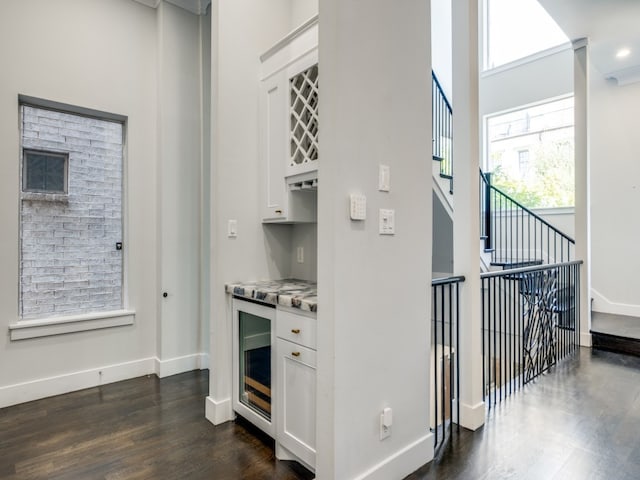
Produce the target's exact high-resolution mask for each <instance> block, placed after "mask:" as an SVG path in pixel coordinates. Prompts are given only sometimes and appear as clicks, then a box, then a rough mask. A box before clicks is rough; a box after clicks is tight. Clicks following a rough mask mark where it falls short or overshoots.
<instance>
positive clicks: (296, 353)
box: [291, 352, 300, 357]
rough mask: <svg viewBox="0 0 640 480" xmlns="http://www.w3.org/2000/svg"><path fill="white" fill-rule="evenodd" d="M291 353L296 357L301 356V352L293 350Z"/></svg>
mask: <svg viewBox="0 0 640 480" xmlns="http://www.w3.org/2000/svg"><path fill="white" fill-rule="evenodd" d="M291 355H293V356H294V357H299V356H300V352H291Z"/></svg>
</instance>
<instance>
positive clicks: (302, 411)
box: [276, 338, 316, 468]
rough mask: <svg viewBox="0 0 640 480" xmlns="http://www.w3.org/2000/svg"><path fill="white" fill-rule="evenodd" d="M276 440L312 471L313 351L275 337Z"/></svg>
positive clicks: (314, 368)
mask: <svg viewBox="0 0 640 480" xmlns="http://www.w3.org/2000/svg"><path fill="white" fill-rule="evenodd" d="M277 342H278V343H277V348H278V351H277V355H278V361H277V363H278V392H279V394H280V395H279V397H280V398H279V399H278V417H277V419H276V424H277V434H276V438H277V441H278V442H279V443H280V444H281V445H282V446H283V447H285V448H286V449H287V450H289V451H290V452H291V453H293V454H294V455H295V456H297V457H298V458H299V459H300V460H302V462H304V463H306V464H307V465H308V466H310V467H311V468H315V463H316V352H315V350H311V349H310V348H306V347H303V346H301V345H298V344H296V343H293V342H289V341H287V340H283V339H281V338H278V340H277Z"/></svg>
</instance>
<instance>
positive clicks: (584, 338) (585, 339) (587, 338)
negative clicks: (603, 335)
mask: <svg viewBox="0 0 640 480" xmlns="http://www.w3.org/2000/svg"><path fill="white" fill-rule="evenodd" d="M592 345H593V344H592V343H591V334H590V333H582V332H580V346H581V347H588V348H591V347H592Z"/></svg>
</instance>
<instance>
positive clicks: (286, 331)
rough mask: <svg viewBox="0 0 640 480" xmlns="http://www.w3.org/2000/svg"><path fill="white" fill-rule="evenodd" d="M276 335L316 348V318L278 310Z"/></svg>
mask: <svg viewBox="0 0 640 480" xmlns="http://www.w3.org/2000/svg"><path fill="white" fill-rule="evenodd" d="M276 335H277V336H278V337H280V338H282V339H284V340H289V341H290V342H295V343H297V344H299V345H303V346H305V347H308V348H313V349H315V348H316V319H315V318H311V317H307V316H304V315H296V314H295V313H291V312H287V311H284V310H278V311H277V313H276Z"/></svg>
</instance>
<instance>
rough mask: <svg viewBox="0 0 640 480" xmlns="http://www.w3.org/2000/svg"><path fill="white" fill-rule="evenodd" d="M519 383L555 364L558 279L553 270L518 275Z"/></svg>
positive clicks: (526, 381)
mask: <svg viewBox="0 0 640 480" xmlns="http://www.w3.org/2000/svg"><path fill="white" fill-rule="evenodd" d="M520 293H521V295H522V299H523V310H522V312H523V320H524V332H523V340H522V341H523V356H524V366H523V367H524V368H523V375H524V378H523V382H524V383H525V384H526V383H528V382H530V381H531V380H533V379H534V378H535V377H537V376H538V375H540V374H542V373H543V372H545V371H546V370H548V369H549V368H550V367H552V366H553V365H555V364H556V361H557V359H558V358H557V325H558V275H557V272H556V270H543V271H537V272H530V273H524V274H522V277H521V279H520Z"/></svg>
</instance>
